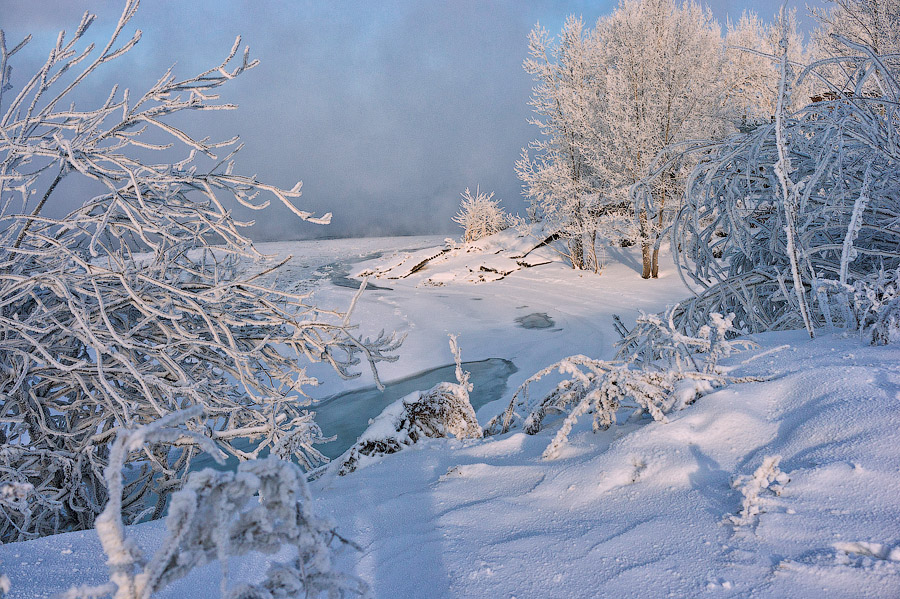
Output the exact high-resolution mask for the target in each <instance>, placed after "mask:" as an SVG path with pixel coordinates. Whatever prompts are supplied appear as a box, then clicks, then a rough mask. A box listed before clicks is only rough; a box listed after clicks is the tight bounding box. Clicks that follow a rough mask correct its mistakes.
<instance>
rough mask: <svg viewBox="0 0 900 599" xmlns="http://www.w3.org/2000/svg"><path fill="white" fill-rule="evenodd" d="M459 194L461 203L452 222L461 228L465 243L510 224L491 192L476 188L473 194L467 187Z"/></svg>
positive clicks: (500, 229) (491, 233) (496, 231)
mask: <svg viewBox="0 0 900 599" xmlns="http://www.w3.org/2000/svg"><path fill="white" fill-rule="evenodd" d="M460 195H462V203H461V204H460V206H459V212H458V213H457V214H456V216H454V217H453V222H455V223H457V224H459V226H461V227H462V228H463V230H464V233H463V241H465V242H466V243H469V242H470V241H478V240H479V239H481V238H483V237H487V236H489V235H493V234H494V233H499V232H500V231H503V230H504V229H507V228H508V227H509V226H510V218H509V215H507V214H506V212H504V210H503V208H501V207H500V200H495V199H494V194H493V193H490V194H485V193H482V192H481V189H479V188H476V189H475V195H474V196H473V195H472V192H470V191H469V188H468V187H467V188H466V190H465V191H464V192H463V193H462V194H460Z"/></svg>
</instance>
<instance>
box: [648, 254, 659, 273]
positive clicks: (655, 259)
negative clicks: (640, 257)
mask: <svg viewBox="0 0 900 599" xmlns="http://www.w3.org/2000/svg"><path fill="white" fill-rule="evenodd" d="M650 276H652V277H653V278H654V279H658V278H659V248H653V262H652V264H651V265H650Z"/></svg>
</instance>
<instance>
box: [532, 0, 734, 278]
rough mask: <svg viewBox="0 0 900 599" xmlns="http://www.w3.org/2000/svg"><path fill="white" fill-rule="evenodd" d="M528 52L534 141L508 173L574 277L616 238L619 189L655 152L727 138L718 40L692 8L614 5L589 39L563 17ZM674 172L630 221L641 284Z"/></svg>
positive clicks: (537, 35) (652, 0)
mask: <svg viewBox="0 0 900 599" xmlns="http://www.w3.org/2000/svg"><path fill="white" fill-rule="evenodd" d="M529 51H530V58H529V59H528V60H526V61H525V69H526V70H527V71H528V72H529V73H531V74H532V75H533V76H534V78H535V79H536V81H537V85H536V86H535V88H534V95H533V97H532V106H534V108H535V112H536V113H537V114H538V117H537V118H536V119H535V120H534V123H535V124H537V125H538V126H539V127H540V128H541V133H542V137H541V139H539V140H537V141H535V142H533V143H532V144H531V146H530V148H529V149H530V150H531V152H532V153H533V156H532V155H531V154H529V152H528V151H526V152H524V153H523V156H522V159H521V160H520V161H519V162H518V163H517V170H518V173H519V177H520V178H521V179H522V180H523V182H524V183H525V194H526V195H527V196H528V197H529V198H530V199H531V201H532V206H533V212H534V213H535V214H537V216H538V217H540V218H543V219H544V220H547V221H549V222H550V223H551V224H552V225H553V227H554V229H556V230H558V231H560V235H561V236H562V237H563V238H564V239H566V240H567V241H568V246H569V254H570V257H571V259H572V263H573V265H575V267H576V268H583V267H584V246H585V241H588V242H589V243H593V242H594V238H595V237H596V235H597V234H598V233H599V234H600V235H601V236H606V233H607V232H608V230H609V229H610V228H613V229H614V228H616V226H617V223H616V218H617V217H619V216H620V215H621V213H622V211H623V208H625V209H626V210H627V211H628V212H631V210H630V209H629V208H628V206H629V203H628V189H629V187H630V186H631V185H633V184H634V183H636V182H637V181H639V180H641V179H642V178H643V177H645V176H646V174H647V173H648V172H649V171H650V170H651V169H652V168H653V167H654V166H655V164H656V159H657V156H658V155H659V153H660V152H661V151H662V149H663V148H665V147H666V146H668V145H669V144H673V143H678V142H682V141H685V140H689V139H695V138H704V139H705V138H709V137H711V136H714V135H715V134H716V132H719V131H724V130H725V128H726V127H727V125H728V120H727V118H726V114H725V112H726V109H725V102H724V84H723V83H722V81H721V73H722V70H723V65H724V53H723V45H722V38H721V33H720V31H719V27H718V25H717V24H716V23H715V21H714V20H713V19H712V16H711V14H710V12H709V11H708V10H705V9H703V8H701V7H700V6H699V5H698V4H696V3H694V2H691V1H686V2H684V3H682V4H678V3H676V1H675V0H622V2H621V3H620V4H619V6H618V8H617V9H616V10H615V11H614V12H613V13H612V14H611V15H610V16H608V17H605V18H602V19H600V20H599V21H598V23H597V25H596V27H595V28H594V29H593V30H588V31H586V30H585V28H584V25H583V22H582V21H581V20H580V19H576V18H574V17H570V18H569V19H567V20H566V22H565V24H564V26H563V29H562V31H561V33H560V35H559V38H558V40H552V39H551V38H550V36H549V34H548V33H547V31H546V30H544V29H541V28H536V29H535V30H534V31H532V33H531V36H530V37H529ZM682 172H683V170H682V169H678V168H667V170H666V176H664V177H658V178H657V179H656V184H655V189H654V194H653V197H654V202H652V203H651V204H650V205H645V204H640V205H639V206H636V207H635V209H634V212H633V216H634V218H635V220H636V221H637V222H638V223H639V228H640V235H641V238H642V240H643V253H644V262H645V268H644V273H643V274H644V276H645V277H650V276H656V274H657V273H658V268H659V267H658V252H659V245H658V237H659V233H660V231H661V230H662V228H663V226H664V224H665V223H666V215H667V214H670V213H672V212H673V211H674V210H675V209H677V198H678V197H679V194H678V193H677V190H679V189H680V188H681V185H682V179H681V178H680V177H681V174H682Z"/></svg>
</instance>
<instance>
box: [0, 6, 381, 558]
mask: <svg viewBox="0 0 900 599" xmlns="http://www.w3.org/2000/svg"><path fill="white" fill-rule="evenodd" d="M137 7H138V3H137V1H136V0H128V1H127V2H125V8H124V11H123V13H122V16H121V18H120V19H119V21H118V23H117V25H116V27H115V30H114V32H113V34H112V36H111V38H110V40H109V42H108V43H107V44H106V45H105V47H103V46H101V47H100V48H98V49H99V54H98V53H97V52H96V51H94V46H93V45H92V44H91V45H88V47H86V48H84V49H78V45H79V44H81V43H83V41H84V36H85V32H86V31H87V30H88V28H89V26H90V25H91V23H92V22H93V20H94V16H93V15H90V14H88V13H85V16H84V17H83V19H82V21H81V23H80V24H79V26H78V27H77V29H76V31H75V34H74V35H73V36H72V38H71V39H66V36H65V34H64V33H61V34H60V35H59V37H58V38H57V41H56V45H55V47H54V48H53V49H52V50H51V52H50V53H49V57H48V59H47V62H46V63H45V64H44V65H43V67H42V68H41V69H40V70H39V72H38V73H36V74H35V75H34V76H33V77H30V78H26V79H25V80H24V82H23V83H22V84H21V85H20V86H19V88H18V89H17V88H16V86H14V85H13V83H14V82H13V80H12V78H11V73H13V72H14V71H13V69H12V67H11V65H10V64H9V60H10V58H11V57H13V56H14V55H15V54H16V53H17V52H18V51H19V50H20V49H21V48H22V47H23V46H24V45H25V43H27V42H28V40H29V39H30V38H26V40H25V41H23V42H22V43H21V44H19V45H17V46H15V47H13V48H12V49H8V48H7V46H6V45H5V42H4V40H3V38H2V37H0V483H9V484H22V485H26V484H27V485H31V487H30V489H31V490H30V491H29V492H28V493H27V494H26V496H25V500H24V501H25V503H26V504H27V505H26V506H24V507H22V506H21V505H19V504H17V505H11V504H10V503H9V502H8V501H6V500H0V513H2V517H0V542H9V541H18V540H25V539H31V538H34V537H37V536H41V535H46V534H52V533H55V532H59V531H67V530H80V529H86V528H90V527H91V526H92V525H93V522H94V518H95V516H96V515H97V514H98V513H100V511H101V510H102V506H103V505H104V503H106V499H107V497H106V491H105V486H104V484H103V471H104V468H105V467H106V465H107V463H108V460H109V453H110V446H111V443H112V441H113V439H114V436H115V431H116V430H117V428H118V427H122V426H126V427H138V426H141V425H143V424H147V423H150V422H153V421H154V420H157V419H159V418H162V417H164V416H165V415H166V414H169V413H171V412H174V411H176V410H179V409H183V408H186V407H188V406H192V405H202V406H203V407H204V413H205V414H206V420H205V421H202V422H195V421H192V422H191V423H189V425H188V426H190V427H193V429H192V430H194V431H196V432H198V433H201V434H203V435H205V436H206V437H208V438H212V439H215V440H216V441H217V442H218V443H219V444H220V445H221V446H222V447H223V448H225V449H226V451H228V452H229V453H231V454H232V455H234V456H236V457H237V458H238V459H240V460H249V459H254V458H256V457H258V456H259V455H261V452H264V451H270V452H272V453H274V454H276V455H280V456H283V457H294V458H296V459H298V460H299V461H300V462H301V463H304V464H306V465H313V464H316V463H318V462H320V461H322V456H321V454H320V453H319V452H318V451H317V450H316V449H315V448H314V447H313V445H314V444H315V443H316V442H318V441H319V440H321V436H322V435H321V431H320V430H319V428H318V426H317V425H316V424H315V421H314V415H313V414H312V413H311V412H309V411H308V410H307V409H306V408H307V407H308V406H309V403H308V402H307V401H306V398H305V397H304V395H303V389H304V387H305V386H306V385H310V384H314V383H315V380H314V379H313V378H311V377H310V376H308V375H307V374H306V371H305V368H304V365H305V364H306V363H308V362H309V361H324V362H328V363H330V364H331V365H332V366H333V367H334V368H335V370H336V371H337V373H338V374H340V375H342V376H355V374H356V373H355V372H354V369H355V366H356V365H357V364H358V363H359V361H360V359H361V358H362V359H365V360H366V361H368V362H369V363H370V364H372V365H374V364H375V362H377V361H378V360H382V359H391V358H392V357H393V356H390V355H389V354H390V353H391V352H392V351H393V349H394V348H396V347H397V345H398V341H397V340H396V339H393V338H392V337H389V336H384V335H381V336H379V337H378V338H377V339H374V340H370V339H363V338H361V337H359V336H356V335H355V334H354V333H353V330H352V329H353V327H352V326H351V325H350V323H349V320H348V318H347V317H346V316H345V315H343V314H338V313H335V312H332V311H328V310H323V309H319V308H317V307H315V306H312V305H310V303H309V302H308V298H307V297H306V296H303V295H298V294H293V293H288V292H285V291H282V290H280V289H278V288H276V287H274V286H270V285H267V284H266V283H265V282H264V279H262V278H261V277H259V276H255V275H252V274H247V273H246V272H245V268H244V267H245V266H246V264H247V263H248V262H252V261H256V262H257V263H258V262H260V261H261V260H262V259H263V256H262V255H261V254H259V252H258V251H257V250H256V249H255V248H254V247H253V245H252V243H251V241H250V240H249V239H248V238H247V237H245V236H244V235H242V233H241V231H240V229H241V227H242V226H246V223H240V222H238V221H235V220H234V218H233V217H232V215H231V209H232V205H233V204H235V203H236V204H241V205H244V206H248V207H251V208H264V207H265V206H266V205H267V204H268V202H269V200H268V199H267V198H270V199H274V200H276V201H279V202H281V203H282V204H284V205H285V206H287V207H288V208H290V209H291V210H292V211H293V212H294V213H295V214H296V215H297V216H298V217H299V218H301V219H303V220H307V221H311V222H318V223H324V222H326V221H327V220H328V218H329V215H325V216H323V217H321V218H316V217H314V216H313V215H312V214H311V213H309V212H305V211H303V210H300V209H299V208H298V207H297V206H295V205H294V203H293V201H294V200H295V199H296V198H298V197H299V196H300V186H299V183H298V184H297V185H296V186H295V187H293V188H291V189H280V188H278V187H276V186H273V185H270V184H267V183H265V182H262V181H259V180H258V179H256V178H255V177H252V176H245V175H240V174H238V173H237V172H235V165H234V162H233V160H232V159H233V157H234V154H235V152H237V150H238V149H239V146H237V145H236V144H237V139H236V138H235V139H233V140H228V141H225V142H213V141H210V140H208V139H205V138H204V139H199V138H198V139H195V138H193V137H191V136H190V135H188V134H187V133H185V132H184V131H182V130H180V129H178V128H176V127H175V126H173V125H172V124H171V122H170V121H171V120H172V118H175V116H176V115H178V117H180V118H182V119H183V117H184V116H186V115H185V113H187V112H191V113H194V114H197V112H195V111H198V112H199V111H206V110H220V109H229V108H234V106H232V105H228V104H221V103H219V102H218V98H219V96H218V95H217V93H218V88H219V87H221V86H222V85H224V84H226V83H227V82H228V81H231V80H232V79H234V78H235V77H238V76H240V75H241V74H242V73H244V72H245V71H247V70H248V69H251V68H253V67H254V66H255V65H256V61H251V60H250V58H249V55H248V52H247V51H246V50H245V52H244V53H243V56H238V50H239V47H240V43H239V40H238V41H237V43H235V45H234V46H233V47H232V49H231V51H230V52H229V53H228V55H227V56H226V57H225V60H223V61H222V63H220V64H218V65H216V66H214V67H213V68H211V69H209V70H207V71H204V72H202V73H199V74H198V75H196V76H193V77H188V78H185V79H180V78H177V77H176V76H175V75H174V73H173V71H172V70H169V71H167V72H166V73H164V74H163V76H162V77H161V78H160V79H159V80H158V81H157V82H156V83H155V84H153V85H152V86H151V87H150V89H149V90H148V91H147V92H146V93H144V94H130V93H129V92H128V90H125V91H124V92H123V91H120V90H119V88H118V87H114V88H113V89H112V91H111V92H109V93H108V94H107V93H106V92H104V96H103V97H104V98H106V100H105V101H103V102H102V103H100V104H99V105H98V106H94V107H92V108H90V107H89V108H85V107H84V106H83V105H82V104H79V105H77V106H76V104H74V100H73V98H72V97H73V95H78V92H77V91H74V90H78V89H82V88H87V87H88V86H89V85H90V84H91V82H92V81H94V80H95V76H96V75H97V73H98V72H102V67H103V65H104V64H105V63H108V62H110V61H113V60H116V59H118V58H120V57H122V56H123V55H125V54H126V53H127V52H128V51H129V50H130V49H131V48H132V47H133V46H134V45H135V44H136V43H138V41H139V39H140V31H136V32H135V33H134V34H133V36H132V37H130V38H126V39H127V41H124V42H123V41H122V40H121V39H120V37H121V36H123V35H125V34H124V33H123V32H124V30H125V29H126V26H127V25H128V24H129V22H130V20H131V19H132V17H133V16H134V15H135V12H136V11H137ZM85 91H88V90H87V89H85ZM94 95H96V93H95V94H94ZM178 113H181V114H180V115H179V114H178ZM173 160H176V161H175V162H173ZM70 178H76V179H80V180H81V184H82V187H83V186H84V185H93V186H94V187H95V188H97V189H98V190H99V195H97V196H96V197H94V198H91V199H88V200H87V201H86V202H85V203H84V204H83V205H82V206H80V207H78V208H75V209H74V210H72V211H71V212H70V213H69V214H68V215H66V216H63V217H51V216H48V213H55V214H64V209H71V206H70V207H66V206H65V204H63V205H56V206H53V205H54V204H59V203H60V200H61V192H60V189H62V187H60V185H59V184H60V182H62V181H63V180H67V181H68V179H70ZM76 189H77V187H76ZM63 201H64V200H63ZM51 206H53V208H54V210H50V209H49V208H50V207H51ZM176 445H177V446H173V444H172V443H171V442H169V441H166V440H161V441H159V442H155V443H153V444H151V445H148V446H147V447H145V448H144V450H143V452H142V453H140V454H137V453H135V454H131V456H130V457H129V460H134V461H135V465H136V468H135V471H134V478H133V479H131V481H130V483H129V485H128V487H127V489H126V494H127V495H128V497H127V498H126V500H124V502H123V506H124V507H123V509H124V510H125V512H126V517H127V518H129V519H133V518H136V517H138V516H139V515H141V514H144V513H145V512H146V510H147V507H148V505H147V502H148V501H152V502H153V503H154V505H152V506H151V507H152V509H151V510H150V514H149V515H151V516H155V517H159V516H161V515H162V513H163V512H164V510H165V504H166V501H167V498H168V496H169V494H170V493H171V492H172V491H174V490H176V489H177V488H178V486H179V484H180V482H179V480H180V477H181V475H182V474H183V473H184V472H186V471H187V470H188V468H189V466H190V463H191V461H192V459H193V458H194V457H195V456H196V455H197V452H198V446H197V445H196V444H187V445H181V444H176ZM23 488H24V487H23ZM151 498H152V499H151ZM19 503H21V502H19ZM20 508H21V509H20Z"/></svg>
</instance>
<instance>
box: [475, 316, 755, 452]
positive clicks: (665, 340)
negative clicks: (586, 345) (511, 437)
mask: <svg viewBox="0 0 900 599" xmlns="http://www.w3.org/2000/svg"><path fill="white" fill-rule="evenodd" d="M671 315H672V311H671V310H670V311H669V312H668V313H667V315H666V317H665V318H660V317H659V316H656V315H650V316H643V317H641V318H640V319H639V320H638V324H637V326H635V328H634V330H633V331H632V332H631V333H630V334H628V335H627V336H626V337H625V340H624V341H623V344H622V351H620V357H621V358H622V359H620V360H617V361H605V360H595V359H592V358H588V357H586V356H570V357H568V358H565V359H563V360H560V361H559V362H557V363H555V364H552V365H550V366H548V367H546V368H544V369H543V370H541V371H539V372H537V373H536V374H534V375H532V376H531V377H529V378H528V379H527V380H526V381H525V382H524V383H522V385H521V386H520V387H519V388H518V389H517V390H516V392H515V393H514V394H513V397H512V399H511V400H510V402H509V405H508V406H507V408H506V410H505V411H504V412H503V413H502V414H499V415H497V416H495V417H494V418H493V419H492V420H491V421H490V422H489V423H488V426H487V427H486V432H487V433H488V434H498V433H505V432H507V431H509V430H510V429H511V427H512V426H513V425H514V424H515V423H516V422H517V421H519V420H521V421H522V427H523V430H524V432H525V433H527V434H529V435H533V434H537V433H538V432H539V431H540V430H541V428H542V426H543V422H544V419H545V418H546V417H547V416H548V415H550V414H553V413H563V414H567V415H566V418H565V420H564V421H563V424H562V426H561V427H560V430H559V431H558V432H557V434H556V436H555V437H554V439H553V441H552V442H551V444H550V445H549V446H548V447H547V449H546V450H545V451H544V458H546V459H552V458H554V457H557V456H558V454H559V450H560V449H561V448H562V447H563V446H564V445H565V443H566V442H567V441H568V436H569V433H570V432H571V431H572V427H573V426H574V425H575V423H576V422H577V421H578V420H579V419H580V418H581V417H582V416H583V415H584V414H586V413H588V412H591V413H593V428H594V431H598V430H606V429H608V428H609V427H610V426H612V425H614V424H616V423H617V418H618V415H619V411H620V410H622V409H626V408H627V409H629V410H632V411H633V412H634V413H635V414H643V413H647V414H649V415H650V416H651V417H652V418H653V419H654V420H657V421H662V422H665V420H666V416H665V414H666V413H667V412H671V411H674V410H680V409H683V408H684V407H685V406H687V405H689V404H691V403H693V402H694V401H695V400H696V399H697V398H698V397H701V396H703V395H706V394H707V393H711V392H712V391H713V390H715V389H717V388H720V387H722V386H724V385H726V384H729V383H732V382H743V381H746V380H751V379H743V378H734V377H729V376H727V375H726V374H724V373H723V372H721V371H720V370H721V369H720V368H718V366H717V362H718V360H719V359H720V358H722V357H725V356H727V355H730V354H731V353H733V352H734V351H737V350H739V349H742V348H747V347H751V346H752V345H753V344H752V343H750V342H748V341H745V340H728V339H727V334H728V332H729V331H731V322H732V320H733V318H734V315H729V316H728V317H722V316H721V315H720V314H714V315H712V317H711V323H710V325H707V326H706V327H704V328H703V329H702V330H701V331H700V333H699V335H698V336H696V337H689V336H687V335H683V334H681V333H679V332H678V331H677V330H676V329H675V327H674V325H673V324H672V320H671ZM554 371H558V372H559V374H561V375H564V376H563V379H562V380H561V381H560V382H559V383H557V385H556V386H555V387H554V388H553V390H552V391H550V392H549V393H547V394H546V395H544V396H543V397H542V398H541V399H540V400H539V401H536V402H535V401H532V400H531V399H530V398H529V393H528V392H529V387H530V386H531V385H533V384H534V383H537V382H538V381H540V380H542V379H544V378H546V377H547V376H549V375H551V374H552V373H553V372H554ZM754 380H755V379H754ZM521 408H524V410H523V411H522V412H521V413H520V412H519V411H517V410H518V409H521Z"/></svg>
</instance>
